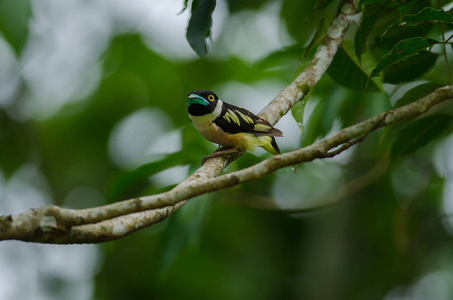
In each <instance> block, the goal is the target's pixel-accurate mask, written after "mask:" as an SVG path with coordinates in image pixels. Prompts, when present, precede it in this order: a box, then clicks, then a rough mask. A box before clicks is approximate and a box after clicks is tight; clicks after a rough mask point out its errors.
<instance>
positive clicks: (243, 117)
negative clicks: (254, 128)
mask: <svg viewBox="0 0 453 300" xmlns="http://www.w3.org/2000/svg"><path fill="white" fill-rule="evenodd" d="M237 113H238V114H239V115H240V116H241V118H242V119H243V120H244V121H246V122H247V123H249V124H253V120H252V118H250V117H249V116H247V115H244V114H243V113H241V112H240V111H238V112H237Z"/></svg>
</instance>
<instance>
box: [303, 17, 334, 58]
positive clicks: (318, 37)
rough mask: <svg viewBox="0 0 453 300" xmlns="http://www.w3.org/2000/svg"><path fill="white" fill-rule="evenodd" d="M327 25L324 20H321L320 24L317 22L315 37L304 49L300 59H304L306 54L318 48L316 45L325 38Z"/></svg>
mask: <svg viewBox="0 0 453 300" xmlns="http://www.w3.org/2000/svg"><path fill="white" fill-rule="evenodd" d="M327 28H328V24H327V22H326V20H325V19H322V20H321V22H319V25H318V29H317V30H316V33H315V35H314V36H313V38H312V39H311V41H310V43H309V44H308V46H307V47H306V48H305V51H304V53H303V55H302V58H306V57H307V56H308V54H309V53H310V52H311V51H312V50H313V49H315V48H316V47H318V45H319V44H320V43H321V42H322V41H323V40H324V37H325V36H326V32H327Z"/></svg>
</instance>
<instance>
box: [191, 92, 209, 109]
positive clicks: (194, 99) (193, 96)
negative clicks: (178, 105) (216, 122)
mask: <svg viewBox="0 0 453 300" xmlns="http://www.w3.org/2000/svg"><path fill="white" fill-rule="evenodd" d="M192 104H200V105H204V106H206V105H208V104H209V101H208V100H206V99H205V98H203V97H201V96H200V95H197V94H190V95H189V96H188V97H187V106H191V105H192Z"/></svg>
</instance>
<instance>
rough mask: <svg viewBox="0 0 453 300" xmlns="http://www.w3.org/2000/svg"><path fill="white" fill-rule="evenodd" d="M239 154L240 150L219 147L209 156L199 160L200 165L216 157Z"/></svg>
mask: <svg viewBox="0 0 453 300" xmlns="http://www.w3.org/2000/svg"><path fill="white" fill-rule="evenodd" d="M237 152H240V150H238V149H236V148H224V147H219V148H217V149H216V150H215V151H214V152H213V153H211V154H209V155H208V156H205V157H204V158H203V159H202V160H201V164H202V165H203V164H204V163H205V162H206V161H207V160H208V159H211V158H214V157H217V156H223V155H228V154H232V153H237Z"/></svg>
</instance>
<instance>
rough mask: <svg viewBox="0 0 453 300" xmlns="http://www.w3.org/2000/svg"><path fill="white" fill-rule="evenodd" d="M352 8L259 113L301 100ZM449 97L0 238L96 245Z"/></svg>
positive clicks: (2, 232)
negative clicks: (255, 160)
mask: <svg viewBox="0 0 453 300" xmlns="http://www.w3.org/2000/svg"><path fill="white" fill-rule="evenodd" d="M354 13H355V6H354V5H353V4H352V1H351V2H346V3H345V4H344V5H343V6H342V7H341V9H340V12H339V13H338V15H337V16H336V18H335V19H334V20H333V22H332V24H331V25H330V27H329V29H328V32H327V37H326V38H325V40H324V42H323V43H322V45H320V46H319V47H318V49H317V52H316V54H315V56H314V57H313V59H312V60H311V62H310V63H309V65H308V66H307V68H306V69H305V70H304V71H303V72H302V73H301V74H300V75H299V76H298V77H297V78H296V79H295V80H294V81H293V82H292V83H291V84H290V85H289V86H288V87H287V88H285V89H284V90H283V91H281V92H280V93H279V94H278V95H277V96H276V97H275V99H274V100H273V101H272V102H270V103H269V104H268V105H267V106H266V107H265V108H264V109H263V110H262V111H261V112H260V113H259V116H260V117H262V118H265V119H266V120H268V121H269V122H270V123H271V124H275V123H277V122H278V120H280V118H281V117H282V116H283V115H285V114H286V113H287V112H288V111H289V110H290V109H291V107H292V106H293V105H294V104H295V103H296V102H297V101H300V100H301V99H303V97H304V96H306V95H307V94H308V93H309V92H310V91H311V89H312V88H313V87H314V85H315V84H316V83H317V82H318V81H319V79H320V78H321V76H322V74H324V73H325V71H326V70H327V68H328V66H329V65H330V62H331V61H332V59H333V57H334V55H335V53H336V51H337V50H338V48H339V47H340V45H341V42H342V38H343V36H344V34H345V32H346V30H347V28H348V25H349V22H348V16H349V15H352V14H354ZM450 98H453V86H446V87H444V88H440V89H438V90H436V91H435V92H433V93H432V94H430V95H428V96H426V97H424V98H422V99H420V100H418V101H416V102H413V103H411V104H409V105H406V106H403V107H400V108H397V109H394V110H391V111H388V112H385V113H382V114H380V115H378V116H375V117H373V118H370V119H368V120H366V121H363V122H361V123H358V124H355V125H353V126H350V127H348V128H345V129H343V130H341V131H340V132H338V133H336V134H333V135H331V136H329V137H327V138H325V139H323V140H321V141H318V142H316V143H314V144H312V145H310V146H308V147H305V148H302V149H298V150H295V151H292V152H288V153H285V154H282V155H276V156H272V157H270V158H269V159H267V160H264V161H262V162H261V163H259V164H257V165H254V166H252V167H249V168H246V169H243V170H240V171H236V172H232V173H229V174H225V175H221V176H218V175H219V174H220V173H221V172H222V171H223V170H224V168H225V167H226V166H227V165H228V164H229V163H230V162H231V161H233V160H234V159H236V158H237V157H239V156H240V154H237V155H236V156H233V157H231V156H230V157H215V158H212V159H210V160H208V161H207V162H206V163H204V164H203V165H202V166H201V167H200V168H199V169H198V170H197V171H196V172H194V173H193V174H192V175H190V176H189V177H188V178H187V179H186V180H184V181H183V182H181V183H180V184H179V185H178V186H176V187H175V188H174V189H172V190H170V191H168V192H165V193H161V194H156V195H151V196H146V197H139V198H134V199H130V200H125V201H121V202H118V203H113V204H110V205H105V206H100V207H95V208H90V209H83V210H72V209H65V208H60V207H57V206H44V207H40V208H36V209H30V210H28V211H25V212H23V213H21V214H18V215H13V216H11V215H7V216H0V240H8V239H16V240H23V241H31V242H40V243H54V244H72V243H99V242H104V241H110V240H115V239H118V238H120V237H123V236H125V235H128V234H130V233H132V232H135V231H137V230H140V229H142V228H145V227H147V226H150V225H152V224H155V223H158V222H160V221H162V220H164V219H165V218H167V217H168V216H169V215H171V214H172V213H174V212H175V211H176V210H177V209H179V208H180V207H181V206H183V205H184V204H185V203H186V202H187V201H188V200H189V199H191V198H193V197H195V196H198V195H202V194H205V193H209V192H213V191H216V190H219V189H225V188H228V187H232V186H235V185H238V184H241V183H244V182H248V181H252V180H257V179H259V178H261V177H263V176H265V175H267V174H269V173H271V172H274V171H275V170H277V169H280V168H283V167H287V166H289V165H295V164H299V163H303V162H308V161H312V160H314V159H317V158H327V157H332V156H335V155H337V154H339V153H341V152H342V151H344V150H346V149H348V148H349V147H350V146H352V145H353V144H355V143H357V142H359V141H361V140H363V138H364V137H365V136H366V135H367V134H368V133H369V132H371V131H373V130H376V129H378V128H380V127H383V126H387V125H389V124H392V123H394V122H397V121H400V120H403V119H409V118H414V117H416V116H419V115H421V114H422V113H424V112H426V111H427V110H428V109H429V108H431V107H432V106H434V105H436V104H438V103H440V102H442V101H445V100H447V99H450Z"/></svg>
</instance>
